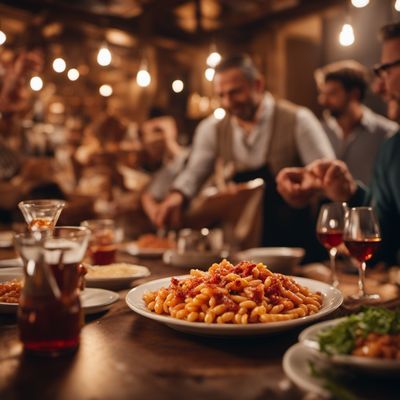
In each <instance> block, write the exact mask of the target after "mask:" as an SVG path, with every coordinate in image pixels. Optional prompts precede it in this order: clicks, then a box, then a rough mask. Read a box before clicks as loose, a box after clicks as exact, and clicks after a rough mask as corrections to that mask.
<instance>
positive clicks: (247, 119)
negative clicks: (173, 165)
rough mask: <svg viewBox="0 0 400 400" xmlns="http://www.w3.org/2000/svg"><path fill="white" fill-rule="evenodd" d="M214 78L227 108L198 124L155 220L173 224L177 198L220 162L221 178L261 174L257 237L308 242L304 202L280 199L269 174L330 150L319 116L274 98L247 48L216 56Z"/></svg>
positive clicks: (185, 196)
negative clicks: (294, 206) (294, 205)
mask: <svg viewBox="0 0 400 400" xmlns="http://www.w3.org/2000/svg"><path fill="white" fill-rule="evenodd" d="M213 82H214V92H215V94H216V95H217V96H218V97H219V99H220V102H221V106H222V107H223V108H224V109H225V110H226V111H227V115H226V116H225V118H224V119H222V120H220V121H219V120H217V119H216V118H215V117H213V116H210V117H208V118H207V119H205V120H203V121H202V122H201V123H200V124H199V126H198V127H197V129H196V132H195V138H194V142H193V149H192V153H191V155H190V157H189V161H188V164H187V166H186V168H185V170H184V171H183V172H182V173H181V174H179V176H178V177H177V178H176V180H175V181H174V184H173V190H172V192H171V193H170V194H169V195H168V197H167V198H166V199H165V200H164V202H163V203H162V205H161V209H160V212H159V215H158V218H157V221H156V223H157V225H158V226H159V227H162V226H171V225H174V224H176V223H177V221H179V219H180V213H181V212H182V208H183V206H184V203H185V202H187V201H189V200H190V199H191V198H193V196H194V195H195V194H196V193H197V192H198V191H199V189H200V187H201V186H202V184H203V183H204V182H205V180H206V179H207V178H208V177H209V176H210V175H212V173H213V170H214V169H215V171H216V172H218V170H219V171H221V170H222V171H223V174H224V175H226V176H224V179H226V180H233V181H234V182H244V181H249V180H251V179H255V178H262V179H264V181H265V182H266V193H265V198H264V201H263V203H264V204H263V210H262V215H263V217H261V216H260V218H262V221H263V233H262V244H263V245H298V246H299V245H300V246H305V247H308V248H311V247H313V246H310V243H307V241H309V240H310V239H311V238H312V237H313V235H312V233H311V231H309V232H308V230H309V225H310V224H309V222H310V218H311V215H310V210H301V211H295V210H291V209H290V208H289V207H287V206H286V205H285V202H284V201H283V199H282V198H281V197H280V196H279V194H278V193H277V192H276V189H275V181H274V177H275V175H276V174H277V173H278V172H279V170H280V169H281V168H283V167H288V166H301V165H305V164H307V163H309V162H311V161H313V160H315V159H318V158H320V157H326V158H334V152H333V150H332V147H331V145H330V143H329V140H328V139H327V137H326V135H325V134H324V132H323V128H322V127H321V125H320V123H319V122H318V120H317V119H316V117H315V116H314V115H313V114H312V112H311V111H310V110H308V109H306V108H304V107H299V106H296V105H294V104H292V103H289V102H287V101H283V100H276V99H275V98H274V97H273V96H272V95H271V94H270V93H268V92H265V91H264V82H263V79H262V77H261V75H260V73H259V71H258V70H257V68H256V67H255V65H254V64H253V61H252V60H251V59H250V58H249V57H248V56H246V55H234V56H232V57H227V58H225V59H223V60H222V61H221V63H220V64H219V65H218V66H217V67H216V69H215V77H214V81H213ZM221 166H222V168H221ZM216 167H218V169H217V168H216ZM227 171H229V172H227ZM307 221H308V223H307ZM294 227H298V228H299V230H296V229H294ZM312 230H313V229H312Z"/></svg>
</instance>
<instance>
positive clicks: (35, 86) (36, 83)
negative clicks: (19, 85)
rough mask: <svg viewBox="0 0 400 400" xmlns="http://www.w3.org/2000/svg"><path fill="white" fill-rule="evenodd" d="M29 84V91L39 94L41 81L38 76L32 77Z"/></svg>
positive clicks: (41, 85)
mask: <svg viewBox="0 0 400 400" xmlns="http://www.w3.org/2000/svg"><path fill="white" fill-rule="evenodd" d="M29 84H30V86H31V89H32V90H34V91H35V92H39V90H42V88H43V80H42V78H40V77H39V76H32V78H31V80H30V82H29Z"/></svg>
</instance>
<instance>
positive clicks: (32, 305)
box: [15, 227, 90, 356]
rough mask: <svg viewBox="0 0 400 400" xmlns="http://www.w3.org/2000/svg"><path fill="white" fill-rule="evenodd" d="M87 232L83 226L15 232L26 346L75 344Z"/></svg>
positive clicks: (63, 348) (40, 350)
mask: <svg viewBox="0 0 400 400" xmlns="http://www.w3.org/2000/svg"><path fill="white" fill-rule="evenodd" d="M89 237H90V232H89V230H88V229H86V228H83V227H57V228H54V230H53V232H52V233H51V234H49V235H46V236H43V235H42V236H38V235H36V233H35V232H27V233H21V234H18V235H16V236H15V245H16V249H17V252H18V253H19V255H20V256H21V258H22V260H23V264H24V268H23V270H24V285H23V288H22V292H21V297H20V302H19V307H18V327H19V332H20V338H21V341H22V343H23V346H24V349H25V350H26V351H27V352H30V353H35V354H41V355H50V356H53V355H59V354H63V353H66V352H70V351H73V350H75V349H76V348H77V346H78V345H79V335H80V330H81V326H82V324H83V315H82V309H81V303H80V298H79V284H80V281H81V276H82V270H81V265H80V262H81V261H82V259H83V256H84V254H85V252H86V248H87V245H88V242H89Z"/></svg>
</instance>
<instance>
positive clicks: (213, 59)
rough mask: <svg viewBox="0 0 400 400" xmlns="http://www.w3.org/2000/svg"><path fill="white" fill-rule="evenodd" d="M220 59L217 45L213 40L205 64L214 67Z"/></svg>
mask: <svg viewBox="0 0 400 400" xmlns="http://www.w3.org/2000/svg"><path fill="white" fill-rule="evenodd" d="M220 61H221V54H219V53H218V51H217V46H216V44H215V43H214V42H213V43H211V45H210V54H209V55H208V57H207V61H206V62H207V65H208V66H209V67H211V68H215V67H216V66H217V65H218V64H219V63H220Z"/></svg>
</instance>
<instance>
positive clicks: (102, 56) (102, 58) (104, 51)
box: [97, 46, 112, 67]
mask: <svg viewBox="0 0 400 400" xmlns="http://www.w3.org/2000/svg"><path fill="white" fill-rule="evenodd" d="M111 60H112V55H111V51H110V50H109V49H108V47H107V46H102V47H101V48H100V49H99V52H98V53H97V62H98V64H99V65H101V66H102V67H106V66H107V65H110V64H111Z"/></svg>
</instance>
